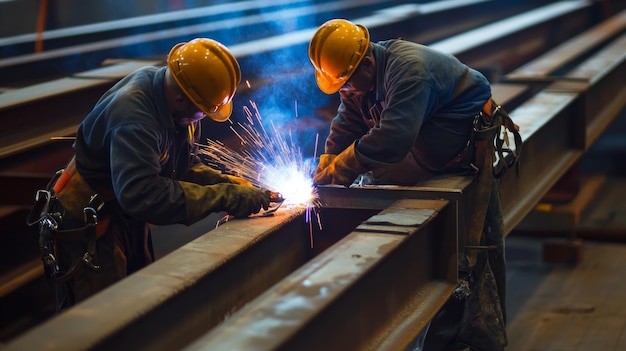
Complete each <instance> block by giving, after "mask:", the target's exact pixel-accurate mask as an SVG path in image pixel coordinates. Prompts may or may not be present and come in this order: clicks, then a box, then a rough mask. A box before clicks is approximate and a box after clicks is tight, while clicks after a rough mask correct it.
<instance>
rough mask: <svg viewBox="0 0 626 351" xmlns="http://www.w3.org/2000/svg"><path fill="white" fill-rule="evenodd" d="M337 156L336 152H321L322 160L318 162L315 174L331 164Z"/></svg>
mask: <svg viewBox="0 0 626 351" xmlns="http://www.w3.org/2000/svg"><path fill="white" fill-rule="evenodd" d="M335 157H337V155H335V154H321V155H320V162H318V163H317V168H316V169H315V175H317V174H318V173H320V172H322V171H323V170H324V169H325V168H326V167H328V166H330V164H331V163H332V162H333V160H334V159H335Z"/></svg>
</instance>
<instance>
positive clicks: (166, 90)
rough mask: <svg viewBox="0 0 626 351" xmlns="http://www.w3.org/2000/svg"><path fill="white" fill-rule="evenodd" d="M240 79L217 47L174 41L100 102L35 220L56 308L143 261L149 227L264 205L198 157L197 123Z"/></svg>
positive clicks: (221, 109)
mask: <svg viewBox="0 0 626 351" xmlns="http://www.w3.org/2000/svg"><path fill="white" fill-rule="evenodd" d="M240 79H241V72H240V68H239V64H238V62H237V60H236V59H235V57H234V56H233V55H232V53H231V52H230V51H229V50H228V49H227V48H226V47H225V46H223V45H222V44H220V43H219V42H217V41H214V40H212V39H206V38H198V39H194V40H192V41H189V42H186V43H180V44H178V45H176V46H174V47H173V48H172V49H171V51H170V53H169V55H168V58H167V66H164V67H155V66H150V67H145V68H141V69H139V70H137V71H135V72H133V73H131V74H129V75H128V76H126V77H125V78H123V79H122V80H121V81H119V82H118V83H117V84H116V85H115V86H113V87H112V88H111V89H110V90H109V91H107V92H106V93H105V94H104V95H103V96H102V97H101V98H100V99H99V101H98V102H97V103H96V105H95V106H94V108H93V110H92V111H91V112H90V113H89V114H88V115H87V116H86V118H85V119H84V121H83V122H82V123H81V124H80V126H79V128H78V131H77V134H76V141H75V143H74V150H75V155H74V157H73V158H72V159H71V161H70V162H69V163H68V165H67V167H66V168H65V169H64V170H63V172H62V173H59V174H60V176H59V177H58V179H55V180H54V182H52V184H51V186H50V188H49V192H50V195H51V196H50V197H51V199H50V202H49V204H47V206H48V208H47V211H41V217H40V221H39V222H40V228H41V230H40V232H41V235H40V246H41V248H42V250H43V251H44V263H46V265H45V267H46V270H47V271H48V272H49V273H50V274H51V275H52V276H53V278H54V280H55V281H56V283H57V284H56V290H57V294H56V295H57V310H59V311H60V310H63V309H65V308H67V307H69V306H72V305H74V304H75V303H77V302H79V301H81V300H84V299H85V298H87V297H88V296H90V295H92V294H94V293H96V292H97V291H100V290H101V289H103V288H105V287H106V286H108V285H110V284H112V283H114V282H116V281H118V280H119V279H121V278H123V277H125V276H127V275H128V274H131V273H133V272H135V271H137V270H138V269H140V268H142V267H144V266H146V265H147V264H149V263H150V262H152V261H153V260H154V255H153V248H152V242H151V236H150V228H149V226H148V223H150V224H156V225H166V224H175V223H180V224H186V225H189V224H192V223H194V222H196V221H199V220H201V219H203V218H205V217H206V216H207V215H209V214H210V213H212V212H221V211H226V212H228V213H229V214H231V215H234V216H240V217H246V216H248V215H250V214H254V213H257V212H259V211H260V210H261V209H262V208H263V209H267V208H268V206H269V195H268V194H267V193H266V192H265V191H263V190H261V189H258V188H255V187H252V186H251V184H250V183H249V182H248V181H246V180H244V179H242V178H239V177H235V176H231V175H227V174H222V173H221V172H218V171H216V170H214V169H212V168H210V167H208V166H206V165H204V164H203V163H202V162H201V160H200V159H199V157H198V154H197V144H196V142H197V141H199V138H200V135H201V134H200V121H201V120H202V119H203V118H204V117H205V116H208V117H209V118H211V119H213V120H215V121H220V122H221V121H225V120H227V119H228V118H229V116H230V115H231V112H232V98H233V96H234V94H235V90H236V87H237V84H238V83H239V82H240ZM96 223H97V224H96Z"/></svg>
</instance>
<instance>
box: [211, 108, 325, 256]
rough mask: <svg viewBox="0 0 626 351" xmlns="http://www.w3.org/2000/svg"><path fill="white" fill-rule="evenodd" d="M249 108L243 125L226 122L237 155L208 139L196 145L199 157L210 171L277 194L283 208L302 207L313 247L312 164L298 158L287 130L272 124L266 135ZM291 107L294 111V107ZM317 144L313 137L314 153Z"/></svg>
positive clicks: (314, 197) (315, 204)
mask: <svg viewBox="0 0 626 351" xmlns="http://www.w3.org/2000/svg"><path fill="white" fill-rule="evenodd" d="M250 106H251V108H249V107H248V106H244V108H243V110H244V113H245V116H246V120H247V123H246V124H242V123H240V122H237V123H236V124H234V123H232V122H230V123H231V125H230V129H231V130H232V131H233V133H234V134H235V135H236V136H237V138H239V140H240V144H241V151H239V152H238V151H235V150H233V149H230V148H229V147H227V146H226V145H224V144H223V143H222V142H220V141H216V140H211V139H208V140H207V144H206V145H201V144H200V145H199V147H200V153H201V154H202V155H204V156H206V162H207V163H208V164H209V165H210V166H212V167H215V168H218V169H223V170H224V171H225V172H227V173H230V174H234V175H237V176H240V177H242V178H244V179H246V180H248V181H249V182H251V183H252V184H253V185H254V186H256V187H259V188H265V189H269V190H272V191H277V192H279V193H281V194H282V195H283V197H284V198H285V202H284V204H283V206H288V207H305V208H306V215H305V219H306V222H307V223H309V226H310V231H311V247H313V238H312V227H311V223H312V218H311V217H312V216H313V215H315V217H317V223H318V225H319V228H320V229H322V227H321V222H320V219H319V214H318V212H317V210H316V209H317V208H318V207H319V205H320V204H319V197H318V195H317V189H316V188H315V186H314V185H313V178H312V173H313V172H312V171H313V169H314V168H313V166H314V165H313V163H312V162H313V160H311V159H308V160H307V159H304V158H303V157H302V152H301V150H300V147H298V146H297V145H296V144H295V143H294V140H293V135H292V133H291V130H288V131H287V133H286V135H285V133H284V132H283V130H281V129H280V128H277V127H276V126H275V125H274V123H273V121H270V129H269V131H268V130H266V129H265V127H263V124H262V122H261V115H260V113H259V110H258V108H257V105H256V103H255V102H254V101H250ZM295 106H296V108H297V103H296V105H295ZM296 114H297V111H296ZM229 121H230V120H229ZM317 141H318V136H317V135H316V138H315V149H316V150H317ZM313 159H315V155H314V156H313Z"/></svg>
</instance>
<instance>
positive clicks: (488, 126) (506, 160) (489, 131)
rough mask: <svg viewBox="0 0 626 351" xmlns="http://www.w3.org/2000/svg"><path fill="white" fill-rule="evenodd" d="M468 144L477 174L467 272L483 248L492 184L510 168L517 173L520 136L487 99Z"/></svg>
mask: <svg viewBox="0 0 626 351" xmlns="http://www.w3.org/2000/svg"><path fill="white" fill-rule="evenodd" d="M509 134H512V135H513V142H514V144H511V143H510V138H509ZM471 143H473V144H474V150H475V151H474V153H475V154H474V163H473V168H475V169H476V171H477V172H478V189H477V191H476V196H475V198H476V200H477V201H475V202H474V203H475V207H474V212H473V214H472V216H471V219H470V223H469V228H468V230H469V232H468V235H467V242H466V249H467V260H468V263H469V268H470V269H469V271H470V272H471V270H472V269H473V267H474V266H475V264H476V256H477V252H476V250H477V249H485V248H486V247H482V246H480V242H481V237H482V234H483V225H484V222H485V216H486V213H487V208H488V206H489V198H490V197H491V191H492V189H493V183H494V181H495V179H497V178H500V177H501V176H502V175H503V174H504V173H506V171H507V170H509V169H510V168H512V167H515V169H516V173H518V174H519V162H518V161H519V157H520V154H521V151H522V137H521V136H520V134H519V127H518V126H517V125H516V124H515V123H514V122H513V120H512V119H511V117H509V115H508V114H507V113H506V111H505V110H504V109H503V108H502V106H500V105H498V104H496V103H495V101H493V99H489V100H488V101H487V103H485V105H484V106H483V108H482V110H481V111H480V112H479V113H478V115H476V117H475V118H474V130H473V133H472V140H471ZM511 146H513V148H511Z"/></svg>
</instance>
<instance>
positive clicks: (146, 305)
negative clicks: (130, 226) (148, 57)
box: [6, 209, 378, 350]
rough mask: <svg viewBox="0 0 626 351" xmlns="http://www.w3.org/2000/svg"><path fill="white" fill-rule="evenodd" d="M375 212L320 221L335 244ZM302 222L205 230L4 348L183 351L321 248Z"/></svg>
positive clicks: (279, 217) (287, 215) (298, 214)
mask: <svg viewBox="0 0 626 351" xmlns="http://www.w3.org/2000/svg"><path fill="white" fill-rule="evenodd" d="M376 212H378V211H367V210H360V211H351V212H349V215H346V212H342V211H338V212H328V213H324V214H323V216H322V219H321V220H322V223H326V224H327V225H329V228H332V229H331V230H332V234H333V237H332V239H333V240H334V241H336V240H339V239H340V238H342V237H344V236H345V235H346V234H348V233H349V232H350V231H351V230H353V229H354V227H356V226H357V225H358V224H359V223H360V222H361V221H363V220H364V219H366V218H367V217H369V216H371V215H372V214H373V213H376ZM304 218H305V216H304V210H303V209H280V210H279V211H278V212H276V213H275V214H274V215H273V216H269V217H262V216H257V217H252V218H247V219H238V220H232V221H229V222H226V223H224V224H221V225H220V226H219V227H218V228H216V229H213V230H211V229H212V228H207V231H209V232H208V233H207V234H205V235H203V236H201V237H199V238H197V239H196V240H194V241H192V242H190V243H188V244H186V245H184V246H183V247H181V248H179V249H178V250H176V251H174V252H172V253H170V254H168V255H166V256H165V257H163V258H161V259H159V260H157V261H156V262H154V263H153V264H151V265H149V266H148V267H146V268H145V269H142V270H141V271H139V272H137V273H135V274H133V275H132V276H130V277H128V278H127V279H124V280H122V281H120V282H119V283H117V284H115V285H113V286H111V287H109V288H107V289H106V290H104V291H102V292H100V293H98V294H96V295H94V296H93V297H91V298H90V299H88V300H86V301H83V302H82V303H80V304H78V305H76V306H74V307H73V308H71V309H70V310H68V311H66V312H64V313H62V314H60V315H58V316H56V317H55V318H53V319H51V320H50V321H48V322H46V323H44V324H42V325H40V326H38V327H35V328H33V329H31V330H30V331H28V332H26V333H24V335H23V336H21V337H20V338H17V339H16V340H14V341H13V342H12V343H9V344H8V345H6V350H26V349H28V350H56V349H103V350H110V349H120V348H125V349H127V348H132V349H150V350H172V349H180V348H181V347H183V346H184V345H186V344H187V343H189V342H191V340H194V339H195V338H197V337H200V336H201V335H202V334H204V333H205V332H206V331H208V330H209V329H210V328H212V327H214V326H216V325H217V324H219V323H220V322H222V321H223V320H224V319H225V318H226V317H227V316H229V315H230V314H232V313H233V312H234V311H236V310H238V309H239V308H241V307H242V306H244V305H245V304H246V303H248V302H249V301H251V300H252V299H254V298H255V297H256V296H258V295H259V294H261V293H262V292H263V291H265V290H266V289H268V288H269V287H270V286H271V285H272V284H274V283H276V282H278V281H279V280H280V279H282V278H283V277H285V276H287V275H288V274H289V273H291V272H292V271H294V270H295V269H297V268H298V267H300V266H302V265H303V264H305V263H306V262H307V261H309V260H310V259H311V258H312V257H314V255H315V254H316V252H315V250H321V249H322V248H317V244H316V246H315V248H312V247H311V246H310V225H309V224H310V223H306V221H305V219H304ZM328 238H329V236H328V235H327V237H326V239H327V240H328ZM321 241H322V242H323V240H321ZM327 245H332V243H327ZM155 336H158V337H155Z"/></svg>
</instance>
